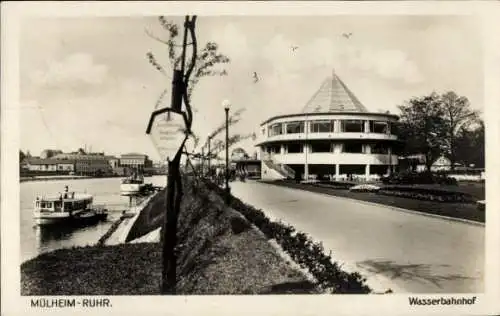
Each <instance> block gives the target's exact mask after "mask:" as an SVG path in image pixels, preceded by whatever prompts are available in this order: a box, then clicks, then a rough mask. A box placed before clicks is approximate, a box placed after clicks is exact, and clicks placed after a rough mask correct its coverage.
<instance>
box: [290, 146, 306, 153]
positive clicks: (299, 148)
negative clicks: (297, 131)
mask: <svg viewBox="0 0 500 316" xmlns="http://www.w3.org/2000/svg"><path fill="white" fill-rule="evenodd" d="M287 150H288V153H289V154H297V153H302V152H304V145H302V144H288V146H287Z"/></svg>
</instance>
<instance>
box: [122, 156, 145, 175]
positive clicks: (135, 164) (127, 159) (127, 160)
mask: <svg viewBox="0 0 500 316" xmlns="http://www.w3.org/2000/svg"><path fill="white" fill-rule="evenodd" d="M120 166H121V167H127V168H130V169H134V170H141V171H142V170H144V168H151V167H152V166H153V162H152V161H151V160H150V159H149V157H148V155H144V154H138V153H129V154H124V155H121V156H120Z"/></svg>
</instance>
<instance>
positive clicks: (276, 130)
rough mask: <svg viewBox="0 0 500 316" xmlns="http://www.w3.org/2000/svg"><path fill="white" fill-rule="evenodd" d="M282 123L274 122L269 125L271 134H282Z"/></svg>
mask: <svg viewBox="0 0 500 316" xmlns="http://www.w3.org/2000/svg"><path fill="white" fill-rule="evenodd" d="M281 125H282V124H281V123H278V124H273V125H271V126H270V127H269V136H275V135H281V134H282V126H281Z"/></svg>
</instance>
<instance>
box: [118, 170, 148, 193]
mask: <svg viewBox="0 0 500 316" xmlns="http://www.w3.org/2000/svg"><path fill="white" fill-rule="evenodd" d="M143 187H144V177H143V176H139V175H137V174H133V175H132V176H130V177H128V178H125V179H123V180H122V183H121V185H120V193H121V195H137V194H140V193H141V192H142V189H143Z"/></svg>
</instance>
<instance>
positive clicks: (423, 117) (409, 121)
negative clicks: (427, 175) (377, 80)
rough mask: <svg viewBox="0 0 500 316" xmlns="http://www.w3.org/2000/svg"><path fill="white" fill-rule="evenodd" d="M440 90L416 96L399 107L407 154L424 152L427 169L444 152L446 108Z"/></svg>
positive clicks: (400, 127) (401, 134) (400, 131)
mask: <svg viewBox="0 0 500 316" xmlns="http://www.w3.org/2000/svg"><path fill="white" fill-rule="evenodd" d="M440 101H441V100H440V97H439V95H438V94H436V93H431V94H430V95H427V96H423V97H414V98H412V99H410V100H409V101H407V102H406V103H405V104H404V105H400V106H398V108H399V110H400V112H401V114H400V123H399V126H398V128H399V134H400V137H401V140H403V142H405V146H404V148H403V154H405V155H411V154H424V155H425V165H426V169H427V171H430V167H431V165H432V163H433V162H434V161H435V160H436V159H437V158H438V157H439V156H440V155H441V153H442V151H443V124H444V121H443V109H442V107H441V105H440Z"/></svg>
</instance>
